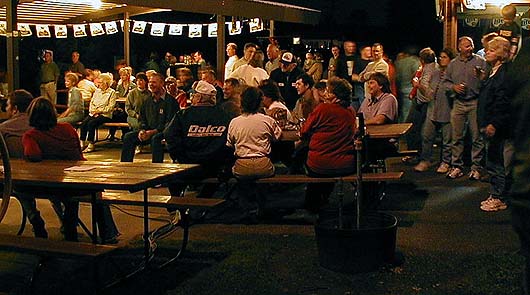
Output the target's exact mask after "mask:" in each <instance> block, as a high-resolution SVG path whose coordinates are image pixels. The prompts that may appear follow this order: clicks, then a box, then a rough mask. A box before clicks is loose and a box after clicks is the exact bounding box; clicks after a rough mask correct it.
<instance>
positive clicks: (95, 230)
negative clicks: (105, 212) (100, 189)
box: [90, 192, 98, 244]
mask: <svg viewBox="0 0 530 295" xmlns="http://www.w3.org/2000/svg"><path fill="white" fill-rule="evenodd" d="M97 195H98V193H97V192H93V193H91V194H90V197H91V201H92V243H94V244H97V243H98V225H97V222H96V221H97V212H96V211H97V208H96V204H97V203H96V202H97Z"/></svg>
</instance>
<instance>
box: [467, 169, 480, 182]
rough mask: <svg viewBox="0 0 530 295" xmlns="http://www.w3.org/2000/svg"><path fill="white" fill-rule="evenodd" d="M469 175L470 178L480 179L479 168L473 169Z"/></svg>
mask: <svg viewBox="0 0 530 295" xmlns="http://www.w3.org/2000/svg"><path fill="white" fill-rule="evenodd" d="M468 177H469V179H470V180H480V172H478V170H471V172H469V175H468Z"/></svg>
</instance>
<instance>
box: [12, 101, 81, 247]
mask: <svg viewBox="0 0 530 295" xmlns="http://www.w3.org/2000/svg"><path fill="white" fill-rule="evenodd" d="M29 125H30V126H31V127H33V128H32V129H30V130H28V131H26V132H25V133H24V135H23V136H22V145H23V146H24V157H25V158H26V159H28V160H29V161H32V162H38V161H41V160H46V159H51V160H85V158H84V157H83V153H82V152H81V147H80V145H79V140H78V139H77V132H76V131H75V129H74V128H73V127H72V125H70V124H68V123H57V114H56V112H55V108H54V107H53V105H52V103H51V102H50V101H49V100H47V99H45V98H44V97H39V98H36V99H34V100H33V101H32V102H31V104H30V106H29ZM57 198H58V199H59V200H60V201H61V202H62V203H63V204H64V215H63V223H64V237H65V239H66V240H67V241H77V217H78V209H79V202H78V201H75V200H73V199H72V198H71V194H70V193H69V192H61V195H60V196H57Z"/></svg>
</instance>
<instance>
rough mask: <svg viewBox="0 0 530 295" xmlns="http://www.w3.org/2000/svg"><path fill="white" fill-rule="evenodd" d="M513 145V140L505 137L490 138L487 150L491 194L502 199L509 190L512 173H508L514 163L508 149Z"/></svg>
mask: <svg viewBox="0 0 530 295" xmlns="http://www.w3.org/2000/svg"><path fill="white" fill-rule="evenodd" d="M510 146H511V142H510V141H509V140H507V139H504V138H498V137H495V136H494V137H492V138H488V140H487V145H486V151H487V161H486V170H487V171H488V173H489V175H490V177H491V178H490V194H491V195H493V196H494V197H496V198H499V199H501V200H504V199H505V196H506V194H507V192H508V187H509V185H508V183H509V182H511V181H509V179H510V177H511V176H510V175H509V173H508V171H509V170H507V169H511V166H512V163H513V157H512V156H513V155H512V154H510V153H508V154H506V151H507V150H509V148H508V147H510Z"/></svg>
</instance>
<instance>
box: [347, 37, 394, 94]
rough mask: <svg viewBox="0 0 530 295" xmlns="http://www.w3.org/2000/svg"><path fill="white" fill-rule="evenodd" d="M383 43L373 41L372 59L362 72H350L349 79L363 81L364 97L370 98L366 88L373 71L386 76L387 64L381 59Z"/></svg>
mask: <svg viewBox="0 0 530 295" xmlns="http://www.w3.org/2000/svg"><path fill="white" fill-rule="evenodd" d="M383 53H384V50H383V45H381V43H374V45H372V56H373V58H374V60H373V61H371V62H370V63H368V65H366V68H364V70H363V71H362V72H360V73H359V74H358V75H357V74H355V73H354V74H352V77H351V79H350V80H349V81H352V80H353V81H355V82H361V83H364V98H365V99H368V98H370V90H369V89H368V88H369V86H368V83H367V82H368V80H370V77H371V76H372V75H373V74H375V73H381V74H383V75H385V76H386V77H387V78H388V64H387V63H386V61H384V60H383Z"/></svg>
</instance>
